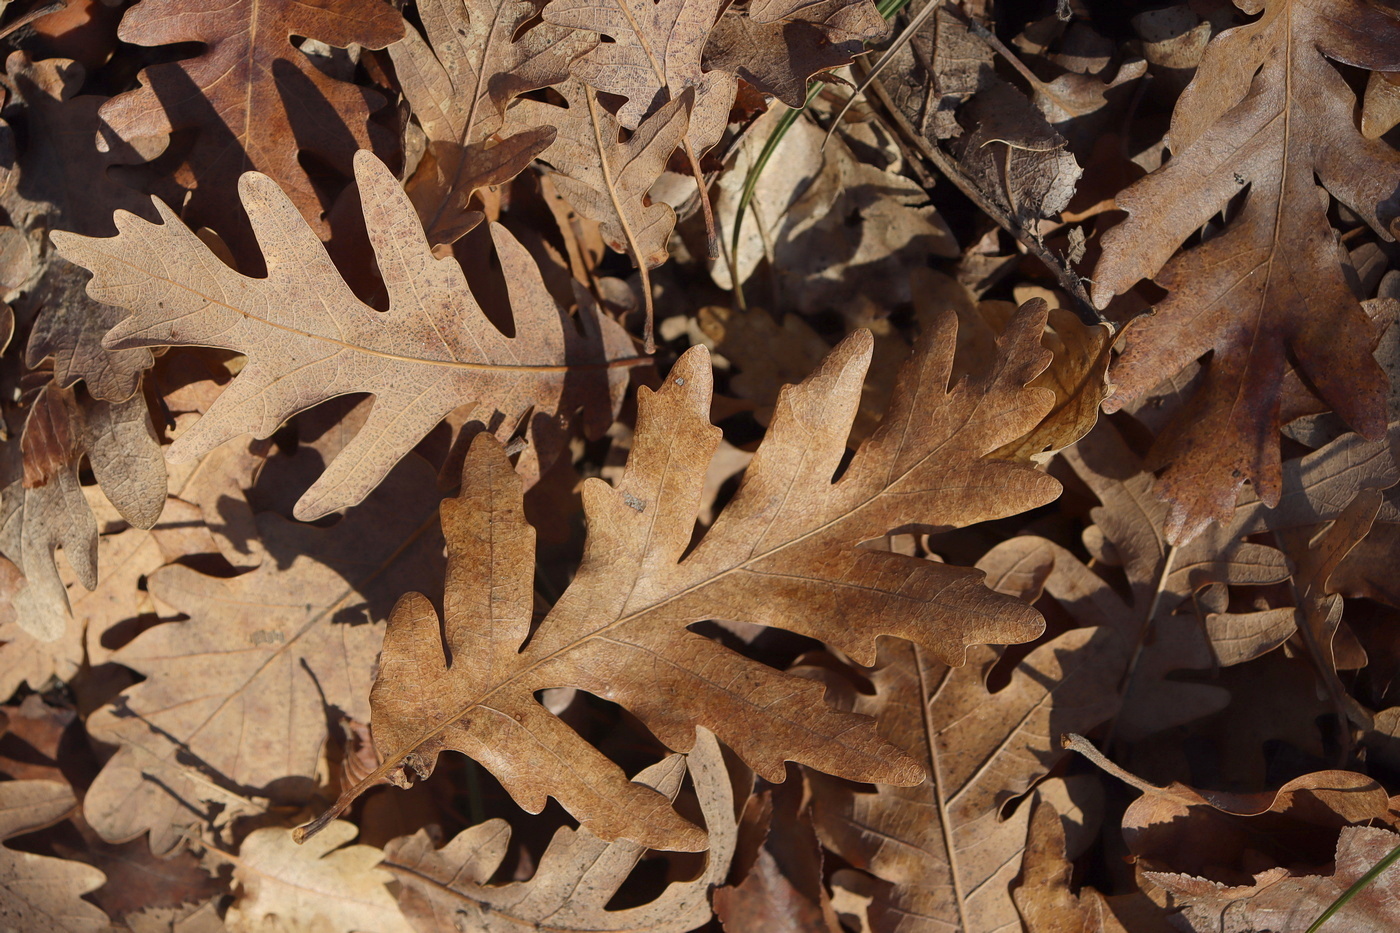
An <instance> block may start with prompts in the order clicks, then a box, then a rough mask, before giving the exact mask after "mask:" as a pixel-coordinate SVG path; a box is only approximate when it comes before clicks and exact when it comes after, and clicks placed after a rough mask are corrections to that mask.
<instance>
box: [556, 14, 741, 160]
mask: <svg viewBox="0 0 1400 933" xmlns="http://www.w3.org/2000/svg"><path fill="white" fill-rule="evenodd" d="M720 3H721V0H550V2H549V3H548V4H547V5H546V6H545V8H544V11H543V13H542V14H541V15H542V16H543V17H544V21H545V22H546V23H553V24H555V25H558V26H566V27H569V28H572V29H582V30H586V31H588V32H594V33H598V34H599V36H600V37H607V38H608V39H611V40H612V41H611V42H600V43H599V44H598V45H597V46H595V47H594V48H593V49H592V50H591V51H590V52H588V53H587V54H586V55H584V56H583V57H582V58H580V59H579V60H578V61H576V62H574V64H573V67H572V69H571V70H572V72H573V75H574V77H575V78H578V79H579V80H580V81H582V82H583V83H584V84H586V85H588V86H589V87H591V88H594V89H596V90H599V91H603V92H605V93H608V94H617V95H618V96H620V97H625V98H626V102H625V103H623V105H622V106H621V107H620V108H619V109H618V111H617V120H618V122H619V123H620V124H621V125H622V126H624V127H626V128H627V129H629V130H636V129H638V128H639V127H640V126H641V125H642V121H643V120H645V119H646V118H647V117H649V116H652V115H654V114H655V113H656V112H657V111H659V110H660V109H661V108H662V107H663V106H664V105H665V104H667V103H669V102H672V101H676V100H679V99H680V98H681V96H682V95H683V94H684V93H685V92H686V91H687V90H691V94H692V96H693V99H694V103H693V105H691V106H690V107H689V108H687V109H689V110H690V122H689V123H688V124H687V125H686V128H685V143H684V145H685V146H686V147H687V148H688V149H689V151H690V152H691V155H692V158H693V159H698V158H699V157H700V156H701V155H702V154H703V153H704V152H705V150H707V149H709V148H710V147H711V146H713V145H714V144H715V143H717V142H719V138H720V136H721V135H722V134H723V133H724V128H725V126H726V124H728V122H729V108H730V106H731V105H732V104H733V103H734V92H735V90H736V89H737V87H738V81H737V80H736V79H735V77H734V76H733V75H731V74H728V73H726V72H723V71H703V70H702V68H701V55H702V53H703V52H704V48H705V39H706V37H707V36H708V35H709V32H710V30H711V29H712V28H713V27H714V24H715V19H716V18H717V17H718V15H719V10H720ZM692 89H693V90H692Z"/></svg>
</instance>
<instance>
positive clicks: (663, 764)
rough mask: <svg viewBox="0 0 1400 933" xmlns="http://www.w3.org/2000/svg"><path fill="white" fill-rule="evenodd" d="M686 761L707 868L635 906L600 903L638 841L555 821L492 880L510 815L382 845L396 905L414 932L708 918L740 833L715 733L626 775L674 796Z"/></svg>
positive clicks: (674, 930) (488, 932)
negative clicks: (531, 852) (451, 833)
mask: <svg viewBox="0 0 1400 933" xmlns="http://www.w3.org/2000/svg"><path fill="white" fill-rule="evenodd" d="M687 767H688V768H689V770H690V775H691V778H692V780H693V781H694V783H695V790H696V794H697V795H698V796H699V800H700V810H701V812H702V813H703V814H704V817H705V828H706V829H707V830H708V832H709V842H710V850H709V854H708V856H707V861H706V863H705V869H704V871H703V872H702V873H701V874H700V876H699V877H697V878H695V879H694V880H691V881H675V882H672V883H671V884H670V885H668V886H667V887H666V889H665V890H664V891H662V892H661V894H659V895H658V896H657V897H656V898H655V899H653V900H651V901H648V902H647V903H645V904H641V905H638V906H636V907H630V908H626V909H622V910H608V909H607V905H608V902H609V901H610V900H612V898H613V895H615V894H616V893H617V890H618V888H619V887H621V885H622V883H623V882H624V881H625V880H626V879H627V877H628V875H629V874H630V873H631V871H632V869H633V867H634V866H636V864H637V862H638V861H639V860H640V859H641V857H642V856H643V855H644V854H645V852H646V850H645V849H644V848H643V847H642V846H640V845H637V844H636V843H635V842H628V841H627V840H616V841H614V842H605V841H604V840H602V839H599V838H598V837H597V836H595V835H593V834H592V833H590V832H589V831H588V830H586V829H570V828H568V827H561V828H560V829H558V830H556V831H555V833H554V838H553V839H551V840H550V843H549V848H548V849H546V850H545V852H544V854H543V855H542V856H541V857H540V862H539V866H538V867H537V868H536V869H535V873H534V876H533V877H531V878H530V880H529V881H516V882H512V883H509V884H502V885H490V884H487V883H486V882H487V881H488V880H489V879H490V878H491V876H492V875H493V874H494V873H495V872H496V869H497V868H499V867H500V864H501V861H502V859H504V858H505V855H506V851H507V847H508V845H509V842H510V824H508V823H507V822H506V821H505V820H500V819H495V820H488V821H487V822H485V823H481V824H478V825H476V826H473V827H471V828H470V829H468V830H466V831H464V832H462V833H460V834H458V835H457V837H456V838H454V839H453V840H452V841H451V842H449V843H448V844H447V845H445V846H443V847H442V848H441V849H437V848H434V846H433V843H432V840H431V839H430V838H429V836H428V833H427V832H426V831H424V830H419V831H418V832H417V833H415V834H414V835H412V836H404V837H400V838H398V839H395V840H394V841H392V842H390V843H389V844H388V845H387V846H385V847H384V867H385V868H387V869H389V871H391V872H393V874H394V876H395V877H396V878H397V879H398V881H399V885H400V893H399V907H400V909H402V910H403V912H404V915H405V916H406V917H408V919H409V922H411V923H412V924H413V925H414V926H415V927H417V928H418V929H419V930H420V931H421V933H438V931H440V930H475V931H480V933H514V931H518V930H521V929H542V928H548V929H549V930H557V931H566V930H580V931H582V930H588V931H599V933H601V931H608V930H612V931H641V930H646V931H648V933H685V931H687V930H693V929H695V928H696V927H699V926H702V925H704V924H705V923H706V921H708V920H709V919H710V891H711V890H712V889H713V888H715V887H717V886H718V885H720V884H723V883H724V879H725V876H726V875H728V873H729V863H730V859H731V858H732V857H733V855H734V846H735V841H736V839H737V837H738V824H737V822H736V821H735V819H734V792H733V789H732V788H731V787H730V784H729V775H728V772H726V771H725V768H724V760H723V758H722V757H721V752H720V747H719V742H718V741H716V740H715V737H714V735H713V734H712V733H710V732H709V731H708V730H705V729H700V730H698V731H697V732H696V739H695V747H694V748H693V749H692V750H691V752H690V754H688V755H685V756H681V755H671V756H668V757H667V758H666V759H664V760H662V761H660V762H658V763H656V764H654V765H652V766H651V767H649V768H646V769H644V770H643V771H641V772H640V773H638V775H637V776H636V777H635V778H633V780H635V781H637V782H639V783H641V784H643V785H645V786H647V787H651V788H653V789H654V790H656V791H657V792H659V793H662V794H665V795H666V796H667V797H668V798H669V799H672V800H674V799H675V797H676V793H677V792H678V791H679V790H680V787H681V781H682V779H683V778H684V777H685V773H686V769H687Z"/></svg>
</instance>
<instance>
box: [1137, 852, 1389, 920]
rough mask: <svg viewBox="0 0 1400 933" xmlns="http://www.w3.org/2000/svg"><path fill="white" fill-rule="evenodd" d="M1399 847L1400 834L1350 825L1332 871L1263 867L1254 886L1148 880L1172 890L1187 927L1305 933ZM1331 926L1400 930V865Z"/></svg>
mask: <svg viewBox="0 0 1400 933" xmlns="http://www.w3.org/2000/svg"><path fill="white" fill-rule="evenodd" d="M1397 845H1400V833H1394V832H1391V831H1389V830H1386V829H1381V828H1380V827H1375V826H1347V827H1344V828H1343V829H1342V831H1341V833H1340V834H1339V835H1338V837H1337V851H1336V855H1335V857H1334V860H1333V867H1332V872H1331V873H1330V874H1296V873H1292V872H1289V871H1287V870H1284V869H1281V868H1274V869H1269V870H1268V871H1263V872H1258V873H1256V874H1255V876H1254V884H1252V885H1239V886H1236V887H1231V886H1229V885H1225V884H1221V883H1219V882H1215V881H1210V880H1208V879H1206V878H1196V877H1192V876H1190V875H1184V874H1173V873H1168V872H1159V871H1150V872H1146V873H1145V877H1146V878H1147V879H1148V880H1149V881H1151V882H1153V883H1154V884H1156V885H1159V886H1160V887H1161V888H1162V889H1163V890H1165V891H1166V892H1167V893H1168V894H1169V895H1171V901H1172V904H1173V906H1176V907H1180V908H1184V909H1183V910H1182V911H1181V913H1180V914H1179V915H1178V916H1179V917H1180V918H1181V919H1180V923H1181V925H1182V927H1183V928H1185V929H1190V930H1199V931H1202V933H1205V931H1209V933H1254V931H1256V930H1268V931H1270V933H1307V931H1308V930H1311V929H1313V924H1314V923H1315V922H1316V921H1317V920H1318V918H1320V917H1321V916H1322V914H1323V912H1324V911H1326V910H1327V908H1329V907H1331V906H1332V905H1333V904H1335V903H1336V902H1337V900H1338V899H1339V898H1340V897H1341V896H1342V894H1343V893H1345V892H1346V891H1347V890H1348V889H1349V888H1350V887H1351V886H1352V885H1353V884H1355V883H1356V882H1357V881H1358V880H1360V879H1361V877H1362V876H1363V875H1364V874H1366V873H1367V872H1368V871H1370V870H1371V868H1373V867H1374V866H1375V865H1376V864H1377V863H1379V862H1380V861H1381V859H1383V858H1385V857H1386V856H1387V855H1388V854H1390V852H1391V850H1393V849H1394V848H1395V847H1396V846H1397ZM1333 916H1334V917H1335V918H1336V919H1335V920H1329V921H1328V926H1331V927H1336V928H1337V929H1339V930H1348V931H1351V933H1387V931H1390V930H1394V929H1396V928H1397V927H1400V867H1395V866H1391V868H1389V869H1388V870H1387V871H1385V872H1382V873H1381V874H1380V875H1379V876H1378V877H1377V878H1376V879H1375V880H1374V881H1372V882H1371V883H1370V884H1368V885H1366V886H1365V887H1364V888H1362V889H1361V890H1360V891H1359V892H1357V895H1356V896H1355V897H1354V898H1353V899H1351V900H1350V901H1349V902H1348V903H1347V904H1346V906H1344V907H1342V908H1341V910H1340V911H1338V912H1337V913H1336V914H1334V915H1333Z"/></svg>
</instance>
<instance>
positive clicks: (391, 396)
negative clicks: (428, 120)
mask: <svg viewBox="0 0 1400 933" xmlns="http://www.w3.org/2000/svg"><path fill="white" fill-rule="evenodd" d="M355 166H356V168H355V171H356V177H357V179H358V181H359V186H360V190H361V194H362V197H363V200H364V210H365V220H366V224H367V226H368V229H369V235H370V240H371V242H372V243H373V245H374V248H375V253H376V255H377V256H378V257H379V266H380V271H381V273H382V274H383V277H384V282H385V285H386V287H387V288H388V292H389V296H390V307H389V310H388V311H387V312H383V313H381V312H379V311H375V310H374V309H372V308H370V307H368V306H367V305H364V304H363V303H361V302H360V301H359V300H358V299H356V297H355V296H354V294H353V293H352V292H351V291H350V289H349V287H348V286H347V285H346V284H345V282H344V280H343V279H342V278H341V277H340V275H339V274H338V273H337V272H336V270H335V267H334V266H333V265H332V264H331V262H330V260H329V258H328V257H327V255H326V252H325V249H324V248H323V247H322V245H321V243H320V241H319V240H318V239H316V237H315V235H314V234H313V233H312V231H311V230H310V228H308V227H307V226H306V224H305V223H304V222H303V221H302V220H301V218H300V217H299V216H298V214H297V210H296V208H295V206H294V205H293V204H292V202H291V201H290V200H289V199H288V198H287V196H286V195H285V194H284V193H283V192H282V191H281V189H279V188H278V187H277V186H276V185H275V184H274V183H273V182H272V181H271V179H269V178H267V177H266V176H264V175H260V174H258V173H256V172H250V173H248V174H246V175H244V176H243V179H242V180H241V181H240V183H239V190H240V192H241V195H242V198H243V201H244V204H245V206H246V207H247V210H248V214H249V217H250V218H251V220H252V222H253V226H254V229H255V230H256V231H257V233H258V236H259V237H260V238H261V239H262V241H263V244H264V252H265V254H266V257H267V261H268V268H269V270H270V273H269V276H268V278H265V279H252V278H248V277H246V276H243V275H240V274H239V273H237V272H235V271H234V270H232V269H230V268H229V267H228V266H226V265H225V264H224V263H223V262H221V261H220V260H219V259H218V258H217V257H216V256H215V255H214V254H213V253H211V252H210V251H209V249H208V248H207V247H205V245H204V244H203V243H202V242H201V241H200V240H199V238H198V237H196V236H195V235H194V234H193V233H192V232H191V231H190V230H189V229H188V228H187V227H185V226H184V225H183V224H181V223H180V222H179V221H178V220H177V219H176V218H175V216H174V214H173V213H172V212H171V211H170V209H169V208H167V207H165V206H164V205H161V204H157V207H158V209H159V210H160V213H161V215H162V218H163V220H164V223H162V224H160V225H155V224H150V223H147V222H146V221H143V220H141V219H139V218H136V217H133V216H131V215H128V214H121V215H118V218H117V220H118V226H119V230H120V232H119V233H118V235H117V236H116V237H114V238H111V239H105V240H104V239H90V238H86V237H78V236H73V235H71V234H55V244H56V245H57V246H58V248H59V250H60V251H61V252H62V253H63V254H64V255H65V256H67V257H68V258H70V259H72V260H73V261H74V262H78V263H80V264H82V265H84V266H86V267H88V268H90V269H92V270H93V273H94V275H93V280H92V282H90V283H89V285H88V292H89V294H91V295H92V296H93V297H95V298H97V299H98V300H103V301H106V302H108V303H111V304H118V305H122V306H126V307H129V308H131V309H132V310H133V311H134V313H133V315H132V316H131V317H129V318H127V319H126V320H125V321H123V322H122V323H121V324H119V325H117V327H115V328H114V329H113V330H112V331H111V332H110V333H109V334H108V335H107V338H106V340H105V342H104V345H106V346H108V347H138V346H165V345H193V346H219V347H224V348H227V349H231V350H237V351H239V352H241V353H245V354H247V356H248V362H247V364H246V365H245V366H244V367H243V370H242V372H240V373H239V375H238V377H237V378H235V379H234V380H233V382H232V383H230V385H229V387H228V388H227V389H226V390H225V391H224V392H223V394H222V395H220V396H219V399H218V401H216V402H215V403H214V404H213V406H212V407H210V409H209V411H208V413H207V414H206V415H205V416H204V417H203V418H201V419H200V420H199V421H198V422H196V424H195V425H194V427H193V428H191V429H190V430H189V431H187V432H185V433H184V434H182V435H181V436H180V437H179V438H178V439H177V440H176V441H175V443H174V444H172V445H171V447H170V450H169V452H168V456H169V458H170V459H172V460H175V461H180V460H189V459H195V458H198V457H200V456H202V455H204V454H206V453H208V452H209V451H210V450H212V449H213V448H215V447H217V446H218V445H219V444H221V443H223V442H224V441H226V440H228V439H229V438H231V437H235V436H237V435H239V434H245V433H253V434H255V435H257V436H258V437H267V436H269V435H271V434H272V432H273V431H275V430H277V428H278V427H279V426H280V425H281V424H282V422H283V421H285V420H286V419H287V418H288V417H290V416H291V415H293V414H295V413H296V412H298V411H303V410H305V409H307V408H310V407H312V406H314V405H316V404H318V403H319V402H322V401H324V400H326V399H328V398H333V397H335V396H339V395H345V394H348V393H352V392H372V393H373V394H374V397H375V403H374V408H373V411H372V412H371V414H370V416H369V418H368V420H367V421H366V422H365V425H364V427H363V428H362V429H361V431H360V433H359V434H358V435H356V437H355V439H354V441H352V442H351V443H350V444H348V445H347V446H346V447H345V449H344V450H343V451H342V452H341V454H340V455H339V456H338V457H336V458H335V460H334V461H332V463H331V464H330V466H329V467H328V468H327V470H326V472H325V473H324V474H322V476H321V478H320V479H318V480H317V481H316V482H315V483H314V484H313V485H312V486H311V489H310V490H309V491H307V493H306V494H305V495H304V496H302V498H301V500H300V501H299V502H298V503H297V507H296V512H295V514H296V516H297V517H298V518H301V519H304V520H310V519H314V518H318V517H320V516H322V515H326V514H328V513H330V512H332V511H335V510H336V509H339V508H343V507H345V506H348V505H353V504H355V503H357V502H359V501H361V500H362V499H363V498H364V497H365V495H366V494H368V493H369V491H370V490H371V489H373V488H374V486H375V485H376V484H377V483H379V481H380V480H381V479H383V477H384V476H385V475H386V474H387V473H388V472H389V470H390V469H391V468H392V467H393V465H394V464H395V463H396V462H398V460H399V459H400V458H401V457H403V456H404V454H406V453H407V452H408V451H409V450H410V449H411V448H412V447H413V445H414V444H416V443H417V442H418V441H419V440H420V439H421V438H422V437H423V436H424V435H425V434H427V433H428V431H430V430H431V429H432V428H433V427H435V426H436V425H437V424H438V422H440V421H441V420H442V419H443V417H445V416H446V415H447V414H448V413H449V412H451V411H452V410H453V409H456V408H458V407H459V406H463V405H468V404H470V405H471V406H472V407H471V409H470V419H472V420H478V421H480V422H482V423H484V424H487V425H489V426H490V427H491V428H492V429H493V430H496V431H498V432H499V433H500V434H501V435H502V436H505V437H509V436H510V435H512V434H514V433H516V432H517V431H523V433H524V434H525V436H526V438H527V439H528V440H530V441H531V442H532V443H531V445H530V449H529V450H527V451H526V453H524V454H522V456H521V459H520V465H519V468H520V470H521V472H522V473H524V474H525V475H526V476H527V478H528V479H529V480H530V481H531V482H533V481H534V480H535V479H536V478H537V477H538V475H539V472H540V469H541V465H542V464H543V465H548V463H549V462H550V461H551V460H552V459H553V457H554V456H555V455H556V454H557V453H558V450H559V448H560V447H561V445H562V444H563V443H564V439H565V438H566V437H567V436H568V433H569V422H570V420H571V418H572V416H573V413H574V411H575V410H576V409H578V408H583V409H584V426H585V429H586V430H588V431H589V432H590V433H592V432H601V431H602V430H603V429H605V428H606V425H607V424H608V423H610V422H611V418H612V413H613V412H614V411H616V409H617V406H618V405H620V404H621V396H622V392H623V390H624V388H625V385H626V381H627V376H626V372H625V369H624V368H623V367H625V366H627V365H630V364H631V363H632V362H634V361H633V360H631V359H628V358H626V357H625V356H624V353H625V352H626V349H627V348H628V341H627V338H626V335H625V333H624V332H623V331H622V329H621V328H620V327H619V326H617V325H616V324H614V323H612V322H611V321H610V320H609V319H607V318H604V317H603V316H601V315H600V314H598V312H597V311H596V310H595V309H594V308H592V307H591V306H590V307H588V308H585V309H584V310H583V311H581V312H580V314H579V319H578V321H575V320H573V319H571V318H570V317H569V315H568V314H567V313H566V312H564V311H563V310H561V309H560V308H559V307H558V306H557V305H556V304H555V303H554V300H553V299H552V298H550V297H549V294H548V292H547V291H546V290H545V288H544V284H543V282H542V281H541V280H540V277H539V272H538V270H537V268H536V267H535V265H534V262H533V260H531V259H530V257H529V256H528V254H526V253H525V251H524V250H523V248H521V247H520V245H519V244H518V243H517V242H516V241H515V240H514V238H513V237H511V236H510V234H509V233H507V232H505V230H504V229H503V228H500V227H496V226H493V228H492V236H493V239H494V241H495V244H496V249H497V256H498V258H499V259H500V261H501V264H502V267H503V270H504V272H505V278H506V282H507V284H508V288H509V290H510V294H511V297H512V299H513V305H514V313H515V331H516V335H515V336H514V337H507V336H505V335H504V334H502V333H501V332H500V331H499V330H497V329H496V327H495V326H494V325H493V324H491V323H490V321H489V320H488V319H487V318H486V316H485V314H484V313H483V312H482V311H481V308H480V306H479V305H478V304H477V303H476V300H475V299H474V298H473V297H472V294H471V292H470V290H469V289H468V287H467V283H466V280H465V278H464V277H463V275H462V270H461V267H460V266H459V265H458V264H457V262H456V260H454V259H451V258H447V259H436V258H435V257H434V256H433V254H432V253H431V252H430V251H429V246H428V243H427V240H426V239H425V238H424V235H423V229H422V227H421V226H420V225H419V223H418V220H417V217H416V216H415V215H414V211H413V208H412V205H411V204H410V203H409V201H408V198H407V196H406V195H405V194H404V193H403V190H402V189H401V188H400V187H399V185H398V183H397V181H396V180H395V179H394V177H393V175H392V174H391V173H390V172H389V170H388V168H387V167H385V165H384V164H383V163H382V162H380V161H379V160H378V159H376V158H375V157H374V156H373V155H371V154H370V153H368V152H362V153H361V154H360V155H358V156H357V157H356V161H355ZM527 416H528V421H527V420H525V419H526V418H527ZM522 422H523V423H522Z"/></svg>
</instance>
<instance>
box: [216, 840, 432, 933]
mask: <svg viewBox="0 0 1400 933" xmlns="http://www.w3.org/2000/svg"><path fill="white" fill-rule="evenodd" d="M357 833H358V830H356V829H355V827H354V826H353V825H351V824H350V823H343V822H340V821H336V822H335V823H332V824H331V825H330V826H328V827H326V834H325V835H324V836H323V837H321V838H320V839H317V840H316V841H315V842H313V843H312V844H311V845H297V844H296V843H295V842H293V841H292V833H291V830H287V829H281V828H278V827H269V828H267V829H255V830H253V832H251V833H249V834H248V838H247V839H244V840H243V845H242V846H240V847H239V850H238V857H237V859H236V860H234V859H232V857H230V860H231V861H233V863H234V867H233V880H234V882H235V883H236V884H237V885H238V896H237V898H236V899H235V900H234V902H233V905H232V906H231V907H229V909H228V914H227V916H226V917H225V918H224V924H225V929H227V930H228V931H229V933H268V931H273V930H276V931H282V930H285V931H288V933H291V931H293V930H311V931H315V933H355V931H361V930H373V931H374V933H413V927H412V926H411V925H410V924H409V922H408V921H407V920H406V919H404V916H403V914H402V913H400V912H399V908H398V905H397V904H395V903H394V895H393V894H391V893H390V891H389V884H390V883H391V882H392V881H393V879H394V876H393V875H391V874H390V873H389V871H388V869H386V868H384V867H383V866H382V865H381V864H380V863H381V862H382V861H383V859H384V853H383V852H381V851H380V850H379V849H376V848H375V847H374V846H365V845H354V846H347V845H346V843H347V842H349V841H350V840H351V839H354V838H355V836H356V835H357Z"/></svg>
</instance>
